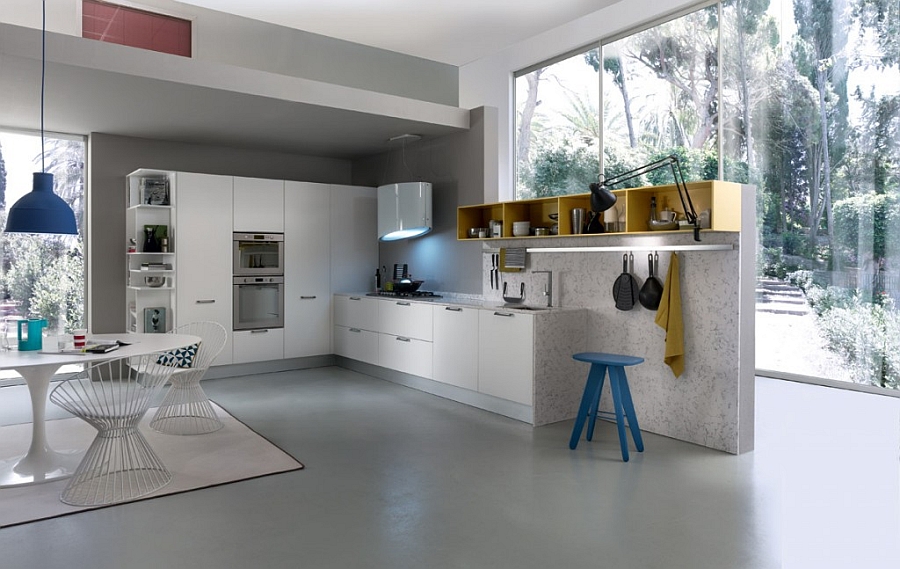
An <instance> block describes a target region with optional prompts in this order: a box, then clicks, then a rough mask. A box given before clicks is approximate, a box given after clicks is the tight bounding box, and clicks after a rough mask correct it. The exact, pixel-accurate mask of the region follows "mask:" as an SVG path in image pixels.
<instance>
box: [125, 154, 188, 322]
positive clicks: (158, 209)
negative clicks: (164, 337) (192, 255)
mask: <svg viewBox="0 0 900 569" xmlns="http://www.w3.org/2000/svg"><path fill="white" fill-rule="evenodd" d="M145 180H151V181H153V182H154V184H150V185H153V186H154V189H155V192H154V193H153V195H152V196H151V195H150V194H151V192H148V191H147V190H146V186H147V185H148V184H146V183H145ZM162 180H164V181H165V184H163V183H160V181H162ZM175 182H176V176H175V172H169V171H164V170H148V169H140V170H135V171H134V172H132V173H131V174H129V175H128V176H127V177H126V191H127V192H128V209H126V212H125V247H126V258H125V260H126V262H125V265H126V269H125V270H126V273H127V274H126V275H125V282H126V289H125V302H126V311H125V314H126V321H125V329H126V330H127V331H129V332H159V333H164V332H168V331H169V330H171V329H172V328H173V327H174V324H175V251H176V249H175V236H176V235H175V194H176V192H175ZM163 188H167V190H166V191H163ZM148 225H153V226H157V227H159V226H165V228H166V229H165V236H166V240H167V242H168V243H167V250H166V251H148V250H145V241H146V233H145V227H146V226H148ZM162 234H163V231H162V230H161V229H157V230H156V231H155V232H154V235H155V236H156V237H157V239H158V240H161V237H162ZM131 240H134V247H135V251H131V250H130V249H129V247H130V245H131V243H132V241H131ZM148 277H161V278H162V279H164V282H163V284H162V285H161V286H156V287H154V286H150V285H149V284H147V278H148Z"/></svg>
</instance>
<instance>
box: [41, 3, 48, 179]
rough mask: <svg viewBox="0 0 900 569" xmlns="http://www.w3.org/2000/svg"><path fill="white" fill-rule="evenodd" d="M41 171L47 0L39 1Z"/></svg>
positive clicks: (43, 169)
mask: <svg viewBox="0 0 900 569" xmlns="http://www.w3.org/2000/svg"><path fill="white" fill-rule="evenodd" d="M41 4H42V5H43V12H42V15H41V173H44V172H46V171H47V169H46V167H45V166H44V154H45V150H44V75H45V70H46V66H47V0H43V1H42V2H41Z"/></svg>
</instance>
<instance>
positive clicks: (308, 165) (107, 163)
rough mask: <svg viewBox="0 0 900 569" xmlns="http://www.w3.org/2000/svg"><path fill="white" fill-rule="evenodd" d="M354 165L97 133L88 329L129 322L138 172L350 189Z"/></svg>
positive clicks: (92, 158) (91, 170) (91, 166)
mask: <svg viewBox="0 0 900 569" xmlns="http://www.w3.org/2000/svg"><path fill="white" fill-rule="evenodd" d="M350 166H351V164H350V162H348V161H346V160H334V159H327V158H315V157H309V156H298V155H291V154H278V153H272V152H258V151H250V150H240V149H234V148H227V147H216V146H199V145H191V144H180V143H173V142H166V141H160V140H148V139H140V138H128V137H122V136H111V135H107V134H101V133H94V134H92V135H91V136H90V138H89V141H88V205H87V215H88V236H87V247H88V250H89V253H88V255H87V259H88V267H87V271H88V283H89V287H90V288H89V289H88V298H89V299H90V300H89V302H88V325H89V327H90V330H91V331H92V332H95V333H104V332H109V333H114V332H119V331H121V330H122V328H123V325H124V322H125V255H124V253H125V245H126V244H125V207H126V197H125V176H127V175H128V174H130V173H131V172H133V171H135V170H137V169H138V168H153V169H160V170H177V171H182V172H202V173H206V174H223V175H233V176H247V177H255V178H274V179H281V180H299V181H307V182H322V183H332V184H349V183H350V181H351V175H350Z"/></svg>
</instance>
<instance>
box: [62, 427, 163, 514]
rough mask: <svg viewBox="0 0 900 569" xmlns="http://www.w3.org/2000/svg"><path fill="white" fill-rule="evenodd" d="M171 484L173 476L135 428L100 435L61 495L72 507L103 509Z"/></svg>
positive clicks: (63, 500)
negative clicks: (104, 506) (101, 507)
mask: <svg viewBox="0 0 900 569" xmlns="http://www.w3.org/2000/svg"><path fill="white" fill-rule="evenodd" d="M171 481H172V474H171V473H170V472H169V471H168V470H167V469H166V467H165V465H163V463H162V461H160V460H159V457H157V456H156V454H155V453H154V452H153V450H152V449H151V448H150V445H149V444H148V443H147V440H146V439H145V438H144V436H143V435H141V433H140V432H139V431H138V430H137V428H136V427H126V428H123V429H117V430H115V431H114V432H112V433H106V434H103V433H101V434H98V435H97V437H96V438H95V439H94V441H93V442H92V443H91V446H90V448H88V450H87V453H85V455H84V459H83V460H82V461H81V464H79V466H78V469H77V470H76V471H75V474H74V475H73V476H72V479H71V480H70V481H69V484H68V485H67V486H66V488H65V489H64V490H63V491H62V492H61V493H60V496H59V499H60V500H61V501H62V502H64V503H66V504H69V505H72V506H103V505H108V504H116V503H119V502H125V501H128V500H134V499H136V498H140V497H142V496H146V495H147V494H151V493H153V492H155V491H157V490H159V489H160V488H162V487H164V486H166V485H167V484H168V483H169V482H171Z"/></svg>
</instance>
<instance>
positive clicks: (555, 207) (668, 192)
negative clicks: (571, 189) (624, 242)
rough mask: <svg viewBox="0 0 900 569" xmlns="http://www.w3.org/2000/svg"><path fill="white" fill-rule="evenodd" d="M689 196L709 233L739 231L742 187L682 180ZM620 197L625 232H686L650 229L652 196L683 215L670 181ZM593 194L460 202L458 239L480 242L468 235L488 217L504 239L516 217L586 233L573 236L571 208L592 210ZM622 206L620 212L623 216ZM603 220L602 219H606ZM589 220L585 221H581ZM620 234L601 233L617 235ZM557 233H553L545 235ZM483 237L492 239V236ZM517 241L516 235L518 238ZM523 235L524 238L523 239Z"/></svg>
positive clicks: (621, 192)
mask: <svg viewBox="0 0 900 569" xmlns="http://www.w3.org/2000/svg"><path fill="white" fill-rule="evenodd" d="M686 187H687V191H688V194H689V195H690V197H691V201H692V202H693V203H694V209H695V210H696V211H697V213H698V214H699V213H701V212H703V211H704V210H707V209H708V210H709V211H710V230H712V231H740V230H741V196H740V192H741V185H740V184H737V183H734V182H720V181H718V180H707V181H703V182H688V183H687V184H686ZM613 193H614V194H616V197H617V198H618V200H617V202H616V210H617V212H618V213H619V218H620V219H621V218H622V217H624V219H625V228H624V233H629V234H639V233H656V234H660V233H663V234H664V233H675V232H679V231H690V230H691V229H690V228H686V229H683V230H679V229H673V230H671V231H651V230H650V227H649V224H648V222H649V220H650V200H651V198H654V197H655V198H656V208H657V211H662V210H663V208H664V207H665V206H668V207H669V208H670V209H672V210H674V211H675V212H676V213H677V214H678V218H679V219H684V208H683V207H682V205H681V200H680V199H679V197H678V189H677V188H676V187H675V185H674V184H670V185H665V186H645V187H641V188H627V189H622V190H613ZM590 203H591V195H590V194H589V193H586V194H573V195H567V196H555V197H549V198H538V199H532V200H518V201H513V202H500V203H492V204H479V205H468V206H462V207H460V208H458V210H457V218H456V219H457V233H456V236H457V239H459V240H467V241H470V240H473V239H474V240H484V239H481V238H477V237H475V238H470V237H468V233H467V232H468V229H469V228H470V227H485V228H487V227H490V221H491V220H498V221H501V222H502V223H503V237H502V238H504V239H510V238H513V234H512V225H513V222H516V221H529V222H530V223H531V227H532V228H534V227H550V226H551V225H553V224H554V223H558V224H559V236H567V237H571V236H576V237H580V236H586V235H584V234H582V235H577V234H575V233H573V231H572V221H571V212H572V210H573V209H575V208H584V209H585V210H588V211H589V210H590V207H591V205H590ZM622 208H624V210H625V211H624V216H623V215H622V213H623V212H622ZM551 214H558V221H554V220H552V219H551V218H550V215H551ZM604 221H605V220H604ZM585 222H587V219H585ZM621 233H623V232H618V233H609V234H606V233H604V234H602V235H619V234H621ZM548 237H550V238H552V237H556V236H554V235H551V236H548ZM548 237H544V236H541V237H534V236H532V237H528V238H530V239H547V238H548ZM486 239H491V238H490V237H488V238H486ZM494 239H496V238H494ZM516 239H518V237H516ZM523 239H526V238H525V237H523Z"/></svg>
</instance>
